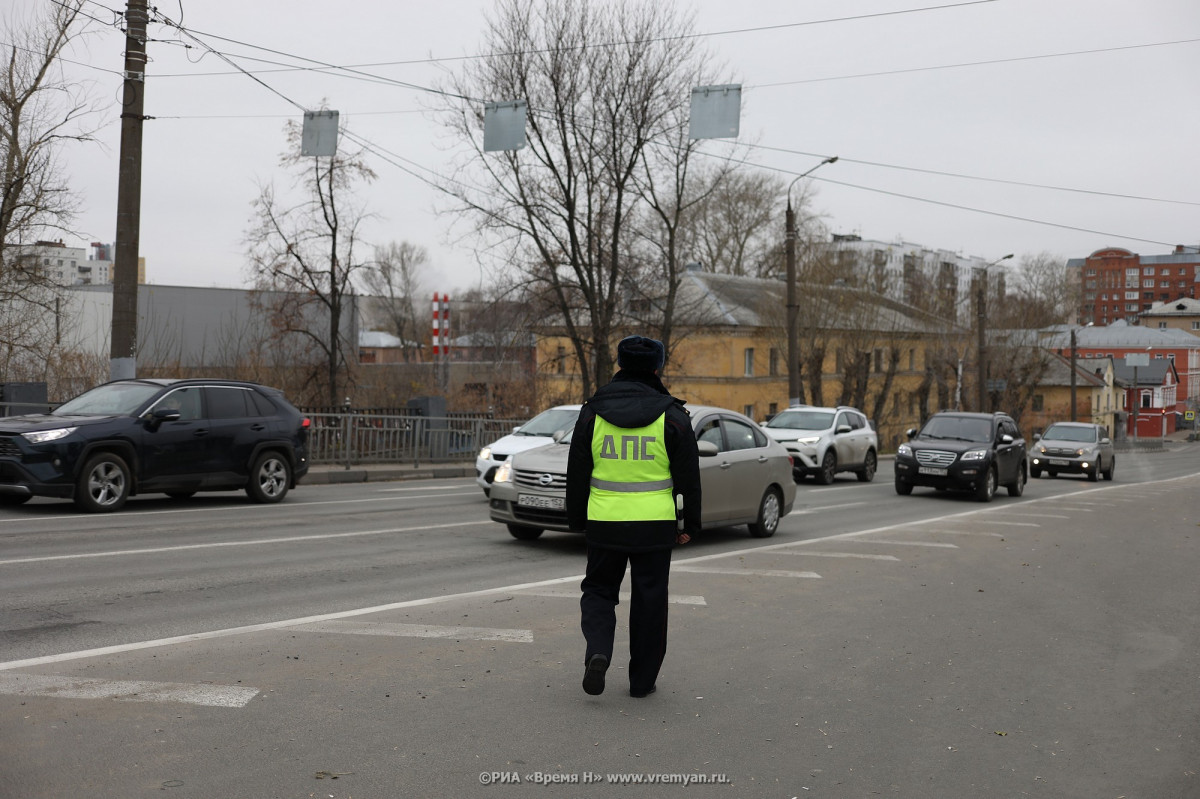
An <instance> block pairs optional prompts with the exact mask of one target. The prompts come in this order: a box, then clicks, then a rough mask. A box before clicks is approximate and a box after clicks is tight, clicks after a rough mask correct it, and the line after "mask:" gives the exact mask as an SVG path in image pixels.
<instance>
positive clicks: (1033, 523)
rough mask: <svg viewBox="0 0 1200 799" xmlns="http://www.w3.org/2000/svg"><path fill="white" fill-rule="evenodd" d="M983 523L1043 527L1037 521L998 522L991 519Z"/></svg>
mask: <svg viewBox="0 0 1200 799" xmlns="http://www.w3.org/2000/svg"><path fill="white" fill-rule="evenodd" d="M983 524H991V525H996V526H997V527H1041V525H1040V524H1036V523H1035V522H996V521H992V520H991V519H988V520H987V521H986V522H983Z"/></svg>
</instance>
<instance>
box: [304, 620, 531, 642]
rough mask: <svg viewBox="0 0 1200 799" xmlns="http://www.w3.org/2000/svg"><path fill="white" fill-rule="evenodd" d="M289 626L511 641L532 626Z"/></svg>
mask: <svg viewBox="0 0 1200 799" xmlns="http://www.w3.org/2000/svg"><path fill="white" fill-rule="evenodd" d="M288 629H289V630H293V631H296V630H299V631H300V632H308V633H337V634H339V635H393V636H400V637H404V638H454V639H458V640H462V639H467V640H471V641H511V642H514V643H521V644H531V643H533V631H532V630H505V629H499V628H494V627H440V626H437V625H433V624H396V623H390V622H370V621H317V622H313V623H311V624H298V625H296V626H295V627H289V628H288Z"/></svg>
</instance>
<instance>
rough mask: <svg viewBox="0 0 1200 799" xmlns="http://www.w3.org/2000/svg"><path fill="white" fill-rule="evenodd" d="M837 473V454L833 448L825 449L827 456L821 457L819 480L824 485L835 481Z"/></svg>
mask: <svg viewBox="0 0 1200 799" xmlns="http://www.w3.org/2000/svg"><path fill="white" fill-rule="evenodd" d="M836 474H837V455H835V454H834V452H833V450H832V449H827V450H825V457H824V458H822V459H821V468H820V469H818V470H817V482H818V483H820V484H821V485H823V486H827V485H829V484H830V483H832V482H833V478H834V475H836Z"/></svg>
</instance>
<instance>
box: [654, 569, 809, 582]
mask: <svg viewBox="0 0 1200 799" xmlns="http://www.w3.org/2000/svg"><path fill="white" fill-rule="evenodd" d="M671 571H673V572H688V573H690V574H740V575H743V576H748V577H805V578H810V579H814V580H820V579H821V575H819V574H817V573H816V572H792V571H784V570H782V569H718V568H715V567H709V566H672V567H671Z"/></svg>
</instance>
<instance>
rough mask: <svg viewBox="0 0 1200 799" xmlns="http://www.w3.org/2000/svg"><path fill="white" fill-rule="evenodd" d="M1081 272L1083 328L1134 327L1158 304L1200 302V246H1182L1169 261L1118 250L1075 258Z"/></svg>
mask: <svg viewBox="0 0 1200 799" xmlns="http://www.w3.org/2000/svg"><path fill="white" fill-rule="evenodd" d="M1067 266H1068V267H1071V268H1076V269H1079V280H1080V287H1081V289H1082V292H1081V295H1080V296H1081V297H1082V303H1081V307H1080V309H1079V321H1080V323H1087V322H1092V323H1094V324H1095V325H1097V326H1104V325H1110V324H1112V323H1113V322H1117V321H1121V320H1124V321H1125V322H1127V323H1129V324H1131V325H1134V324H1137V323H1138V319H1139V318H1140V317H1141V315H1142V313H1143V312H1145V311H1149V310H1150V309H1151V308H1153V307H1154V306H1155V305H1156V304H1158V303H1164V302H1170V301H1172V300H1177V299H1180V298H1182V297H1193V298H1194V297H1196V296H1197V289H1198V288H1200V246H1184V245H1182V244H1181V245H1179V246H1177V247H1176V248H1175V251H1174V252H1173V253H1170V254H1168V255H1138V254H1137V253H1132V252H1130V251H1129V250H1123V249H1120V248H1119V247H1108V248H1106V249H1103V250H1096V251H1095V252H1094V253H1092V254H1091V255H1089V256H1088V257H1087V258H1072V259H1071V260H1069V261H1067Z"/></svg>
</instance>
